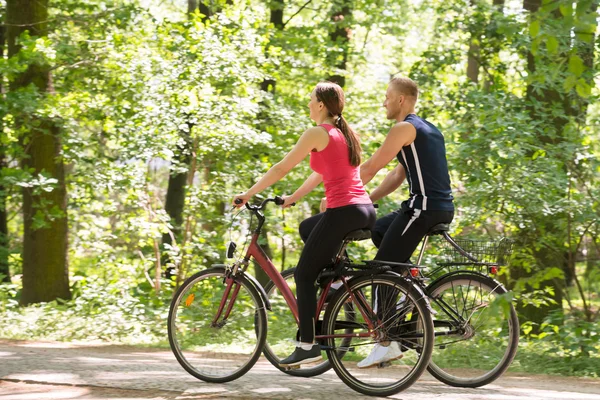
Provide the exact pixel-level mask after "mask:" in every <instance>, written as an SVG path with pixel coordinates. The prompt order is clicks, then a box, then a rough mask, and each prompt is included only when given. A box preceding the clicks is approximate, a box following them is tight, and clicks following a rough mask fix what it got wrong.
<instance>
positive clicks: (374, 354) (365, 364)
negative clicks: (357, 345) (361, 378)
mask: <svg viewBox="0 0 600 400" xmlns="http://www.w3.org/2000/svg"><path fill="white" fill-rule="evenodd" d="M402 356H403V354H402V350H400V345H399V344H398V342H390V344H389V345H388V346H387V347H386V346H382V345H381V344H379V343H376V344H375V346H373V350H371V354H369V356H368V357H367V358H365V359H364V360H362V361H360V362H359V363H358V364H356V365H357V367H358V368H369V367H374V366H376V365H379V364H381V363H383V362H387V361H393V360H398V359H400V358H402Z"/></svg>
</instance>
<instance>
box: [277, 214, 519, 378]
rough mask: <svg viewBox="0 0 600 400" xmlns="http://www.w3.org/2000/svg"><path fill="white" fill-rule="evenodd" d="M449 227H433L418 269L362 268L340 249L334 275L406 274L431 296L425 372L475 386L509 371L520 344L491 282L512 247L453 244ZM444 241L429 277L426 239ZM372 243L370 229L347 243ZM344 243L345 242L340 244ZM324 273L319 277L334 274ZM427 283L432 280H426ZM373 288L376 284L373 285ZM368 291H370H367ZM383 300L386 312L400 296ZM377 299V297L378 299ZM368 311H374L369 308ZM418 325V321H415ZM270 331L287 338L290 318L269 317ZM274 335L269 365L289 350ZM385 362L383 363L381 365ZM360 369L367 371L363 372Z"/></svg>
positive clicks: (310, 371) (505, 295)
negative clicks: (371, 271)
mask: <svg viewBox="0 0 600 400" xmlns="http://www.w3.org/2000/svg"><path fill="white" fill-rule="evenodd" d="M448 231H449V226H448V224H440V225H436V226H435V227H433V228H432V229H431V230H430V232H429V233H428V234H427V235H426V237H425V238H424V239H423V242H422V245H421V250H420V253H419V256H418V259H417V262H416V264H411V263H390V262H383V261H377V260H374V261H369V262H367V263H366V264H352V263H351V262H350V261H349V260H348V258H347V257H345V256H344V254H343V248H342V249H341V250H340V253H339V254H338V257H337V259H336V263H335V266H334V270H335V271H338V272H337V276H339V275H343V274H346V273H351V271H356V270H360V269H367V270H368V269H372V268H385V267H388V268H391V270H392V271H394V272H396V273H397V274H399V275H401V276H405V277H410V278H411V279H413V280H414V282H415V283H416V284H417V285H418V286H419V288H420V289H421V290H422V292H423V293H424V294H425V295H426V296H427V297H428V298H429V302H430V306H431V309H432V311H433V312H432V314H433V319H434V329H435V345H434V351H433V354H432V357H431V361H430V363H429V366H428V371H429V372H430V373H431V374H432V375H433V376H434V377H435V378H437V379H438V380H440V381H441V382H444V383H446V384H448V385H452V386H458V387H479V386H483V385H486V384H488V383H490V382H492V381H494V380H495V379H497V378H498V377H500V376H501V375H502V374H503V373H504V371H506V369H507V368H508V367H509V366H510V364H511V363H512V360H513V359H514V357H515V354H516V352H517V347H518V342H519V321H518V319H517V313H516V311H515V309H514V306H513V304H512V298H511V294H510V292H508V291H507V290H506V288H505V287H504V286H503V285H502V284H501V283H499V282H498V281H497V280H496V279H494V275H496V274H497V273H498V269H499V267H500V266H501V265H502V264H503V263H504V262H505V261H506V259H507V258H508V257H509V256H510V254H511V252H512V242H511V241H509V240H506V239H503V240H500V241H496V242H494V241H474V240H454V239H453V238H452V237H451V236H450V235H449V234H448ZM437 235H439V236H441V237H442V238H443V239H442V241H441V243H440V244H439V245H438V246H436V247H437V248H438V249H440V248H441V251H440V254H439V255H438V256H437V259H438V262H437V265H438V267H437V268H435V269H433V270H432V271H429V272H426V268H424V267H423V266H421V262H422V260H423V256H424V253H425V248H426V247H427V243H428V240H429V238H430V237H432V236H437ZM367 238H370V232H363V234H362V236H360V237H358V236H357V237H354V238H352V239H356V240H362V239H367ZM346 244H347V242H346V243H344V246H345V245H346ZM331 274H332V272H325V273H324V274H323V275H324V276H327V275H328V276H331ZM282 276H283V278H284V279H285V280H286V281H288V282H289V283H288V285H289V286H290V287H293V276H294V269H290V270H286V271H284V272H282ZM428 282H430V283H428ZM373 284H374V286H376V284H375V283H373ZM266 290H267V293H268V294H269V298H270V299H271V302H272V303H277V302H279V301H280V298H281V295H280V294H279V293H278V291H277V289H276V287H275V285H273V284H271V283H269V284H268V285H267V286H266ZM372 291H374V290H373V289H372ZM382 292H387V293H388V294H390V293H392V294H393V295H392V296H388V297H389V298H387V299H386V304H384V306H386V307H388V308H389V307H392V308H395V307H398V306H400V305H401V304H403V302H404V299H403V296H402V294H400V293H397V292H393V291H391V290H387V291H386V290H382ZM380 302H381V300H380ZM373 307H375V306H374V305H373ZM415 323H416V321H415ZM269 326H270V329H271V330H270V332H274V331H279V330H286V331H287V333H288V335H289V334H290V333H291V332H292V331H294V329H295V325H293V319H292V318H291V317H290V315H288V316H277V319H275V320H270V322H269ZM407 327H409V328H411V329H412V328H414V327H411V326H410V325H406V324H405V325H404V326H398V325H396V326H388V327H387V328H386V332H387V337H390V338H393V337H394V335H396V336H398V335H400V336H401V335H402V332H403V330H405V329H407ZM277 337H278V335H276V334H271V333H270V334H269V336H268V338H267V344H266V346H265V355H266V356H267V358H269V360H271V361H272V362H273V363H274V364H275V362H276V361H277V360H279V359H281V358H283V357H285V355H287V354H289V353H290V352H291V350H293V348H292V347H290V346H291V345H286V344H285V343H281V342H280V341H278V340H277ZM402 347H403V351H405V350H406V351H408V353H404V354H405V355H404V357H407V355H408V357H410V354H411V352H410V351H409V350H411V346H410V345H408V346H407V345H403V346H402ZM369 350H370V347H368V346H367V347H366V348H363V349H362V350H356V351H355V354H356V355H358V354H360V355H361V357H363V358H364V357H366V355H367V354H368V352H369ZM385 366H386V365H380V367H385ZM328 368H330V364H329V361H327V360H325V361H323V363H321V364H320V365H317V366H309V367H304V366H303V367H302V368H301V369H299V370H294V371H284V372H287V373H289V374H292V375H299V376H314V375H318V374H320V373H323V372H325V371H326V370H327V369H328ZM362 371H365V370H362Z"/></svg>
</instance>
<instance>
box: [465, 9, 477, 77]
mask: <svg viewBox="0 0 600 400" xmlns="http://www.w3.org/2000/svg"><path fill="white" fill-rule="evenodd" d="M470 4H471V7H474V6H475V0H471V2H470ZM478 60H479V35H478V34H477V33H475V32H471V39H470V41H469V53H468V55H467V78H469V80H470V81H471V82H473V83H475V84H477V83H479V61H478Z"/></svg>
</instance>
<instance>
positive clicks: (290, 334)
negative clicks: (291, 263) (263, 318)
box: [263, 268, 331, 377]
mask: <svg viewBox="0 0 600 400" xmlns="http://www.w3.org/2000/svg"><path fill="white" fill-rule="evenodd" d="M295 271H296V268H290V269H287V270H285V271H283V272H282V273H281V276H283V279H284V280H285V282H286V283H287V285H288V286H289V287H290V289H291V290H292V293H294V296H296V283H295V282H294V272H295ZM265 291H266V292H267V296H268V297H269V302H270V303H271V311H270V312H269V313H267V320H268V325H269V329H268V332H267V341H266V343H265V347H264V349H263V352H264V354H265V357H266V358H267V360H269V362H270V363H271V364H273V366H275V368H277V369H279V370H280V371H282V372H285V373H286V374H289V375H293V376H302V377H311V376H317V375H321V374H322V373H324V372H326V371H328V370H329V369H330V368H331V363H330V362H329V360H327V359H323V361H322V362H320V363H318V364H305V365H301V366H300V368H298V369H286V368H282V367H280V366H279V363H280V362H281V360H283V359H284V358H286V357H288V356H289V355H290V354H292V353H293V352H294V349H295V348H296V345H295V344H294V342H293V339H294V338H295V337H296V334H297V332H298V324H297V323H296V319H295V318H294V315H293V314H292V312H291V311H290V307H289V306H288V304H287V303H286V301H285V299H284V298H283V296H282V295H281V293H280V292H279V290H278V289H277V287H276V286H275V283H273V281H269V283H267V284H266V285H265Z"/></svg>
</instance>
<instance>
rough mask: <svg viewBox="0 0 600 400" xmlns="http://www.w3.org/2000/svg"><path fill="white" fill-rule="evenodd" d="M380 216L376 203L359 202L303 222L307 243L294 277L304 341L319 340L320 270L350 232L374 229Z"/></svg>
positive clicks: (328, 211) (302, 230) (331, 258)
mask: <svg viewBox="0 0 600 400" xmlns="http://www.w3.org/2000/svg"><path fill="white" fill-rule="evenodd" d="M376 218H377V216H376V214H375V208H373V205H372V204H356V205H349V206H344V207H338V208H328V209H327V211H325V212H324V213H320V214H317V215H314V216H312V217H310V218H307V219H305V220H304V221H302V223H301V224H300V229H299V230H300V237H302V240H303V241H304V242H305V243H306V244H305V246H304V249H303V250H302V254H301V255H300V260H299V261H298V267H297V268H296V273H295V274H294V278H295V280H296V297H297V300H298V314H299V318H300V340H301V341H302V342H305V343H312V342H313V341H314V339H315V321H314V317H315V313H316V310H317V288H316V286H315V281H316V280H317V277H318V276H319V272H321V271H322V270H323V269H324V268H325V267H327V266H328V265H329V264H331V262H332V261H333V257H335V255H336V254H337V252H338V251H339V250H340V246H341V245H342V243H343V242H344V237H345V236H346V235H347V234H348V233H350V232H352V231H355V230H357V229H373V227H374V226H375V220H376Z"/></svg>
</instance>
